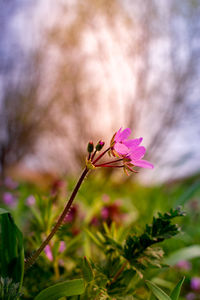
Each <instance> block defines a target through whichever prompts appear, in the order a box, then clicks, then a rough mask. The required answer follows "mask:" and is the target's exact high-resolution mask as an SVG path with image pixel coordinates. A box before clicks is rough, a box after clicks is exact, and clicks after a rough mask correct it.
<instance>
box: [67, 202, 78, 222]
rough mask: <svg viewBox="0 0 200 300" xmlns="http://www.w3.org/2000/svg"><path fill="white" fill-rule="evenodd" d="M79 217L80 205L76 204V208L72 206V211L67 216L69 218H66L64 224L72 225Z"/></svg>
mask: <svg viewBox="0 0 200 300" xmlns="http://www.w3.org/2000/svg"><path fill="white" fill-rule="evenodd" d="M77 216H78V205H77V204H75V205H74V206H72V207H71V208H70V211H69V213H68V214H67V216H66V217H65V219H64V222H66V223H71V222H73V221H75V220H76V217H77Z"/></svg>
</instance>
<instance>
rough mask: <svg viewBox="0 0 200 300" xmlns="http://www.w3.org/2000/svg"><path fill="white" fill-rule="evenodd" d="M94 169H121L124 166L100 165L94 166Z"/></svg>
mask: <svg viewBox="0 0 200 300" xmlns="http://www.w3.org/2000/svg"><path fill="white" fill-rule="evenodd" d="M95 167H97V168H98V167H102V168H123V167H124V165H122V166H111V165H107V164H101V165H95Z"/></svg>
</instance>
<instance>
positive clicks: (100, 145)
mask: <svg viewBox="0 0 200 300" xmlns="http://www.w3.org/2000/svg"><path fill="white" fill-rule="evenodd" d="M104 144H105V143H104V142H103V141H102V140H100V141H99V142H98V144H97V145H96V150H97V151H100V150H101V149H102V148H103V146H104Z"/></svg>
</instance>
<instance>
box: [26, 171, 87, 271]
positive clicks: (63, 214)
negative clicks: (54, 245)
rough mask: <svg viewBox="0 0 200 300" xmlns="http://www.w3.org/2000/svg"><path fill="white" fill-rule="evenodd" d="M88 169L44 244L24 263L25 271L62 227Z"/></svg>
mask: <svg viewBox="0 0 200 300" xmlns="http://www.w3.org/2000/svg"><path fill="white" fill-rule="evenodd" d="M88 171H89V170H88V169H87V167H85V169H84V171H83V173H82V175H81V177H80V178H79V181H78V182H77V184H76V186H75V188H74V190H73V192H72V194H71V197H70V199H69V201H68V202H67V204H66V206H65V208H64V210H63V212H62V214H61V215H60V217H59V218H58V221H57V223H56V224H55V226H54V227H53V229H52V231H51V232H50V234H49V235H48V236H47V238H46V239H45V240H44V242H43V243H42V244H41V246H40V247H39V248H38V249H37V250H36V252H35V253H34V254H33V255H32V256H31V257H29V258H28V259H27V260H26V261H25V270H27V269H28V268H30V267H31V266H32V265H33V264H34V262H35V261H36V259H37V258H38V256H39V255H40V254H41V252H42V251H43V250H44V248H45V247H46V246H47V245H48V243H49V242H50V240H51V239H52V237H53V236H54V234H55V233H56V232H57V230H58V229H59V227H60V226H61V225H62V222H63V220H64V218H65V217H66V215H67V213H68V211H69V209H70V207H71V205H72V203H73V201H74V198H75V196H76V194H77V192H78V190H79V188H80V186H81V183H82V182H83V180H84V178H85V176H86V175H87V173H88Z"/></svg>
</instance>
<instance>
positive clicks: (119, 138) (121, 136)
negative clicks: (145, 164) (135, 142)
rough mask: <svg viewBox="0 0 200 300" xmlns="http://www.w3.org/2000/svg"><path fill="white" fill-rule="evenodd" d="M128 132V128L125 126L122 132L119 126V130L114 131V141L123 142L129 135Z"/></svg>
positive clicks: (129, 132)
mask: <svg viewBox="0 0 200 300" xmlns="http://www.w3.org/2000/svg"><path fill="white" fill-rule="evenodd" d="M130 134H131V130H130V128H126V129H124V130H123V131H122V132H121V128H120V130H119V131H118V132H117V133H116V136H115V142H123V141H124V140H126V139H127V138H128V137H129V135H130Z"/></svg>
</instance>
